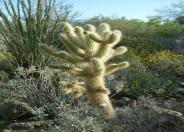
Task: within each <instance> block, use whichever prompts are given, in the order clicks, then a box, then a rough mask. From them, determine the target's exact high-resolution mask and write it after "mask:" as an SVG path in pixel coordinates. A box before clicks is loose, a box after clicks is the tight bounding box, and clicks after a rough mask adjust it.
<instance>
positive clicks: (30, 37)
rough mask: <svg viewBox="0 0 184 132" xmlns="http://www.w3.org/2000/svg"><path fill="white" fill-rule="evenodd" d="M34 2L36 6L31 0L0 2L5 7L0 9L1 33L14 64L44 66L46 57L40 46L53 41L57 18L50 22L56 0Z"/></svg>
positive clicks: (4, 0)
mask: <svg viewBox="0 0 184 132" xmlns="http://www.w3.org/2000/svg"><path fill="white" fill-rule="evenodd" d="M36 2H37V6H36V9H35V8H34V6H33V5H32V2H31V0H26V1H25V0H17V2H16V4H17V5H15V4H14V3H13V1H12V0H2V2H1V3H2V5H3V6H4V7H5V9H0V18H1V21H0V34H1V35H2V40H3V44H4V45H5V46H6V48H7V50H8V52H9V53H10V54H11V55H12V57H13V61H12V62H13V64H15V63H16V64H17V65H18V66H23V67H29V66H31V65H34V66H44V65H45V63H46V62H47V60H48V57H47V56H46V55H45V54H43V53H42V51H41V50H40V47H39V45H40V44H46V43H47V44H53V43H54V41H55V40H54V38H55V29H56V25H57V21H56V22H54V24H53V22H52V24H51V16H52V12H53V5H54V3H55V0H46V1H45V3H44V4H43V3H42V2H43V1H41V0H37V1H36Z"/></svg>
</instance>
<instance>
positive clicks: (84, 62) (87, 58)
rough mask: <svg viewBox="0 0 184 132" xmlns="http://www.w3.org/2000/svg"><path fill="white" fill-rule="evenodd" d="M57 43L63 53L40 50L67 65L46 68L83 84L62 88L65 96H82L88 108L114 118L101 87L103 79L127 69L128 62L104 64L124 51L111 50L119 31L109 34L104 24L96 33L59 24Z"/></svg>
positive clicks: (103, 85)
mask: <svg viewBox="0 0 184 132" xmlns="http://www.w3.org/2000/svg"><path fill="white" fill-rule="evenodd" d="M62 27H63V32H62V33H61V34H60V38H61V41H62V42H63V43H64V45H65V46H66V48H67V51H57V50H55V49H53V48H51V47H47V46H43V45H42V48H43V49H44V50H45V51H46V52H47V53H48V54H50V55H53V56H56V57H59V58H61V59H63V61H64V62H66V63H67V64H68V65H50V68H54V69H62V70H64V71H66V72H68V73H69V74H71V75H74V76H80V77H82V78H83V79H84V83H81V82H72V83H69V84H68V85H66V87H65V89H64V91H65V93H66V94H69V93H73V94H74V95H75V96H76V97H79V96H80V95H82V93H86V94H87V96H88V99H89V101H90V103H91V104H94V105H97V106H100V107H102V108H103V110H104V113H105V116H106V117H112V116H113V115H114V111H113V107H112V104H111V101H110V99H109V97H108V95H109V93H110V92H109V90H108V89H107V88H106V86H105V84H104V76H106V75H108V74H111V73H113V72H115V71H117V70H118V69H120V68H126V67H128V65H129V63H128V62H121V63H118V64H107V63H106V62H107V61H108V60H110V59H111V58H113V57H115V56H118V55H122V54H124V53H125V52H126V51H127V48H126V47H124V46H121V47H118V48H116V49H114V46H115V45H116V44H117V43H118V42H119V41H120V39H121V36H122V35H121V32H120V31H119V30H111V28H110V26H109V25H108V24H106V23H101V24H100V25H99V27H98V28H97V29H96V28H95V27H94V26H93V25H90V24H87V25H86V26H85V27H84V28H82V27H79V26H76V27H73V26H72V25H70V24H69V23H62Z"/></svg>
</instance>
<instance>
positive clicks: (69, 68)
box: [49, 65, 83, 76]
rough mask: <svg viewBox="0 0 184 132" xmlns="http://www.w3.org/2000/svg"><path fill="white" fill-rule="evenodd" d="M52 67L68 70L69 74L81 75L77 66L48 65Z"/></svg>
mask: <svg viewBox="0 0 184 132" xmlns="http://www.w3.org/2000/svg"><path fill="white" fill-rule="evenodd" d="M49 67H50V68H52V69H61V70H63V71H66V72H68V73H69V74H71V75H75V76H83V72H82V70H81V69H79V68H74V67H69V66H63V65H49Z"/></svg>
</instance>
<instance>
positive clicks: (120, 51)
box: [112, 46, 127, 57]
mask: <svg viewBox="0 0 184 132" xmlns="http://www.w3.org/2000/svg"><path fill="white" fill-rule="evenodd" d="M126 52H127V48H126V47H125V46H120V47H118V48H116V49H114V50H113V56H112V57H115V56H119V55H122V54H124V53H126Z"/></svg>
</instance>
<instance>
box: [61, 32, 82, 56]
mask: <svg viewBox="0 0 184 132" xmlns="http://www.w3.org/2000/svg"><path fill="white" fill-rule="evenodd" d="M60 39H61V41H62V42H63V44H64V45H65V46H66V48H67V49H68V50H69V51H70V52H71V53H73V54H74V55H77V56H79V57H82V56H84V54H85V52H84V50H82V49H80V48H78V47H77V46H76V45H75V44H73V42H72V41H70V39H69V38H67V35H66V34H63V33H61V34H60Z"/></svg>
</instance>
